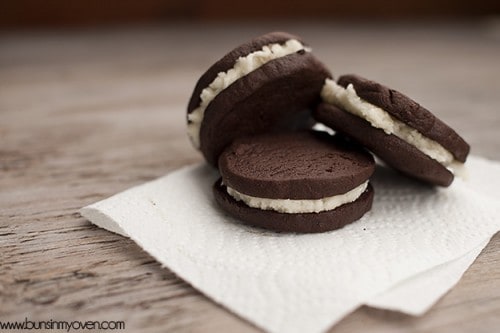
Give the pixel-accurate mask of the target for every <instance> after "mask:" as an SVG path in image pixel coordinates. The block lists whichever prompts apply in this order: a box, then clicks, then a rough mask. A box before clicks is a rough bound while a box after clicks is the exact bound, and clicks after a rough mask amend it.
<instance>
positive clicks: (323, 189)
mask: <svg viewBox="0 0 500 333" xmlns="http://www.w3.org/2000/svg"><path fill="white" fill-rule="evenodd" d="M374 169H375V162H374V160H373V157H372V156H371V155H370V154H369V153H368V152H366V151H365V150H364V149H363V148H361V147H360V146H357V145H354V144H352V143H349V142H347V141H345V140H344V139H343V138H341V137H338V136H330V135H328V134H326V133H322V132H313V131H309V132H304V131H301V132H288V133H274V134H262V135H259V136H252V137H243V138H238V139H236V140H235V141H234V142H233V143H232V144H231V145H230V146H228V147H227V148H226V149H225V150H224V152H223V153H222V154H221V156H220V157H219V170H220V173H221V175H222V178H221V179H219V180H218V181H217V182H216V183H215V184H214V187H213V191H214V195H215V199H216V201H217V202H218V204H219V205H220V206H221V207H222V208H223V209H224V210H225V211H227V212H228V213H229V214H231V215H233V216H235V217H237V218H238V219H240V220H241V221H243V222H245V223H247V224H250V225H253V226H257V227H261V228H265V229H271V230H274V231H285V232H300V233H313V232H324V231H328V230H334V229H338V228H341V227H343V226H344V225H346V224H349V223H351V222H353V221H355V220H357V219H359V218H361V217H362V216H363V215H364V214H365V213H366V212H367V211H369V210H370V208H371V206H372V201H373V189H372V187H371V185H370V184H369V182H368V179H369V177H370V176H371V175H372V174H373V172H374Z"/></svg>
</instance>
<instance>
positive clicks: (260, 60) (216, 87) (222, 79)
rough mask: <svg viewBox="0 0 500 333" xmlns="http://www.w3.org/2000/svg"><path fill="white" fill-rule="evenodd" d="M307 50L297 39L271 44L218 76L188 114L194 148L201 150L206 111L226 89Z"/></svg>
mask: <svg viewBox="0 0 500 333" xmlns="http://www.w3.org/2000/svg"><path fill="white" fill-rule="evenodd" d="M300 50H305V51H306V52H310V49H309V48H306V47H305V46H304V45H303V44H302V43H301V42H299V41H298V40H296V39H289V40H288V41H286V43H285V44H278V43H276V44H270V45H266V46H264V47H262V49H261V50H259V51H255V52H252V53H250V54H248V55H246V56H245V57H240V58H238V60H236V62H235V64H234V66H233V68H231V69H229V70H228V71H226V72H220V73H219V74H217V77H216V78H215V80H213V81H212V83H210V84H209V85H208V87H206V88H205V89H203V91H202V92H201V94H200V98H201V103H200V105H199V106H198V107H197V108H196V109H194V110H193V111H192V112H191V113H189V114H188V120H189V122H188V135H189V138H190V139H191V142H192V143H193V146H195V147H196V148H200V127H201V123H202V121H203V117H204V115H205V110H206V108H207V107H208V105H209V104H210V102H211V101H213V99H214V98H215V96H217V95H218V94H219V93H220V92H221V91H222V90H224V89H226V88H227V87H228V86H229V85H231V84H232V83H234V82H235V81H236V80H238V79H240V78H242V77H243V76H245V75H247V74H249V73H250V72H252V71H254V70H256V69H257V68H259V67H261V66H262V65H264V64H266V63H268V62H269V61H271V60H273V59H277V58H281V57H284V56H287V55H289V54H293V53H296V52H297V51H300Z"/></svg>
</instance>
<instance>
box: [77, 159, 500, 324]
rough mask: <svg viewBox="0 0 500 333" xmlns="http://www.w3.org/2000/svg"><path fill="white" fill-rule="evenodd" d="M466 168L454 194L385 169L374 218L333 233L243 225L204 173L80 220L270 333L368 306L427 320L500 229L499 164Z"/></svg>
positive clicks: (101, 205)
mask: <svg viewBox="0 0 500 333" xmlns="http://www.w3.org/2000/svg"><path fill="white" fill-rule="evenodd" d="M468 165H469V169H470V180H469V181H468V182H463V181H461V180H456V181H455V182H454V184H453V185H452V186H451V187H450V188H448V189H432V188H429V187H426V186H422V185H420V184H418V183H416V182H413V181H411V180H407V179H406V178H403V177H400V176H399V175H397V174H396V173H394V172H392V171H390V170H389V169H385V168H378V169H377V172H376V175H375V177H374V179H373V184H374V187H375V191H376V193H375V200H374V205H373V209H372V211H371V212H369V213H368V214H366V215H365V216H364V217H363V218H362V219H361V220H359V221H357V222H355V223H353V224H351V225H348V226H346V227H344V228H343V229H340V230H337V231H333V232H329V233H323V234H312V235H295V234H276V233H273V232H267V231H263V230H259V229H255V228H251V227H247V226H244V225H242V224H240V223H238V222H237V221H236V220H234V219H232V218H230V217H228V216H227V215H226V214H225V213H224V212H223V211H221V210H220V209H219V208H218V207H217V205H216V204H215V202H214V200H213V197H212V193H211V187H212V184H213V182H214V181H215V180H216V178H217V177H218V176H217V173H216V172H215V171H214V170H212V169H210V168H209V167H207V166H203V165H195V166H189V167H185V168H182V169H180V170H177V171H175V172H173V173H171V174H169V175H167V176H165V177H162V178H159V179H157V180H155V181H152V182H149V183H146V184H144V185H141V186H138V187H135V188H132V189H130V190H127V191H125V192H122V193H119V194H117V195H115V196H113V197H111V198H109V199H106V200H103V201H101V202H98V203H95V204H93V205H90V206H88V207H85V208H83V209H82V210H81V213H82V215H83V216H85V217H86V218H87V219H89V220H90V221H92V222H93V223H95V224H96V225H98V226H101V227H103V228H106V229H108V230H111V231H113V232H117V233H120V234H122V235H124V236H128V237H130V238H131V239H133V240H134V241H135V242H136V243H137V244H139V246H141V247H142V248H143V249H144V250H145V251H147V252H148V253H150V254H151V255H152V256H153V257H155V258H156V259H157V260H158V261H159V262H161V263H162V264H163V265H165V266H168V267H169V268H170V269H171V270H172V271H174V272H175V273H176V274H178V275H179V276H180V277H182V278H183V279H185V280H186V281H187V282H189V283H191V284H192V285H193V286H194V287H195V288H197V289H198V290H200V291H201V292H203V293H204V294H206V295H207V296H208V297H210V298H212V299H213V300H214V301H216V302H218V303H220V304H222V305H223V306H225V307H227V308H228V309H229V310H231V311H233V312H235V313H237V314H238V315H240V316H241V317H243V318H246V319H248V320H249V321H251V322H253V323H254V324H256V325H257V326H259V327H262V328H263V329H265V330H267V331H270V332H304V331H307V332H313V333H314V332H323V331H325V330H327V329H328V328H329V327H330V326H332V325H333V324H335V323H336V322H337V321H339V320H340V319H341V318H342V317H343V316H345V315H346V314H348V313H350V312H351V311H353V310H354V309H356V308H357V307H359V306H360V305H362V304H371V305H374V306H379V307H383V308H389V309H396V310H400V311H404V312H408V313H412V314H420V313H422V312H424V311H425V310H426V309H427V308H428V307H429V306H431V305H432V304H433V303H434V302H435V301H436V300H437V299H438V298H439V297H440V296H442V295H443V294H444V293H445V292H446V291H447V290H449V288H451V287H452V286H453V285H454V284H455V283H456V282H457V281H458V279H459V278H460V276H461V275H462V274H463V272H464V271H465V270H466V269H467V267H468V266H469V265H470V264H471V263H472V261H473V260H474V259H475V257H476V256H477V255H478V254H479V252H480V251H481V249H482V248H483V247H484V246H485V245H486V244H487V241H488V240H489V238H490V237H491V236H492V235H493V234H494V233H496V232H497V231H498V230H499V229H500V219H499V218H497V216H498V215H497V214H498V213H499V212H500V211H499V206H500V205H498V203H499V201H500V200H499V198H500V193H499V192H498V190H497V189H498V188H499V187H498V185H500V180H498V179H495V177H496V176H497V175H499V174H500V164H499V163H496V162H491V161H487V160H484V159H480V158H475V157H470V159H469V162H468ZM492 175H493V176H492ZM492 179H493V180H492ZM493 183H496V184H493Z"/></svg>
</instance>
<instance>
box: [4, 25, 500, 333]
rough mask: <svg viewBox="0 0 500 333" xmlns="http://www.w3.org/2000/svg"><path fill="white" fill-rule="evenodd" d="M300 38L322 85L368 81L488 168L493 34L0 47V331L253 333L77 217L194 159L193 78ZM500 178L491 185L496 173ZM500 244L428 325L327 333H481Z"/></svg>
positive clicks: (498, 54)
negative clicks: (448, 132)
mask: <svg viewBox="0 0 500 333" xmlns="http://www.w3.org/2000/svg"><path fill="white" fill-rule="evenodd" d="M276 28H280V29H283V30H289V31H291V32H294V33H297V34H301V35H303V37H304V38H305V39H306V40H308V41H309V43H310V44H311V45H312V46H313V47H314V49H315V52H316V53H317V54H318V55H319V56H320V57H321V58H322V59H324V61H325V63H326V64H327V65H328V66H330V67H331V68H332V70H333V72H334V73H335V74H342V73H349V72H356V73H359V74H364V75H365V76H367V77H370V78H374V79H377V80H379V81H381V82H385V83H387V84H389V85H392V86H394V87H399V88H400V90H402V91H403V92H407V93H409V94H411V95H412V96H413V97H415V99H417V100H418V101H420V102H421V103H422V104H424V105H426V106H427V107H429V108H430V109H432V110H434V111H435V113H436V114H438V115H439V116H440V117H442V118H443V119H444V120H445V121H447V122H448V123H450V124H451V125H452V126H453V127H455V128H456V129H457V130H458V131H459V132H460V133H462V134H463V135H464V137H465V138H466V139H467V140H468V141H469V142H470V143H471V144H472V147H473V153H474V154H478V155H483V156H486V157H489V158H494V159H499V160H500V140H499V139H500V134H499V132H498V128H499V127H500V114H499V113H498V105H500V94H498V88H499V87H500V80H499V78H500V67H499V66H498V59H499V58H500V43H499V40H500V39H499V36H500V34H499V30H498V28H496V27H495V26H494V25H491V24H483V23H482V22H475V23H469V24H451V25H425V26H423V25H422V26H418V25H391V26H389V25H385V26H368V25H367V26H362V25H361V26H359V25H358V26H349V25H333V24H311V23H310V24H290V23H283V24H282V25H280V27H276V26H274V25H272V24H269V25H259V27H258V28H256V27H255V26H252V25H233V26H224V25H211V26H208V27H207V26H204V27H201V26H187V25H186V26H179V25H175V26H174V25H172V26H162V27H154V28H142V29H139V28H136V29H116V30H103V31H73V32H71V33H70V32H36V33H35V32H33V33H18V34H14V33H11V34H3V35H1V36H0V247H1V249H0V320H2V321H6V320H24V318H25V317H28V318H30V319H31V320H50V319H54V320H55V319H58V320H125V322H126V327H127V329H129V330H132V331H137V330H139V329H140V330H141V332H166V331H168V332H221V331H224V332H225V331H228V332H256V331H258V329H257V328H255V327H253V326H251V325H250V324H248V323H247V322H245V321H243V320H241V319H239V318H238V317H236V316H234V315H232V314H231V313H229V312H227V311H226V310H224V309H223V308H221V307H219V306H217V305H215V304H214V303H212V302H211V301H210V300H208V299H207V298H205V297H204V296H202V295H201V294H199V293H198V292H197V291H195V290H194V289H193V288H191V287H190V286H189V285H187V284H186V283H184V282H183V281H182V280H180V279H179V278H177V277H176V276H175V275H174V274H173V273H172V272H170V271H169V270H168V269H165V268H161V267H160V265H159V264H158V263H156V262H155V261H154V260H153V259H152V258H151V257H150V256H149V255H147V254H146V253H144V252H143V251H142V250H141V249H140V248H139V247H138V246H136V245H135V244H134V243H133V242H132V241H130V240H127V239H124V238H122V237H120V236H117V235H114V234H111V233H109V232H106V231H104V230H101V229H98V228H96V227H94V226H92V225H91V224H90V223H89V222H87V221H86V220H85V219H83V218H81V217H80V215H79V214H78V213H77V210H78V209H79V208H81V207H82V206H85V205H87V204H90V203H93V202H95V201H98V200H101V199H104V198H106V197H108V196H110V195H112V194H114V193H116V192H119V191H121V190H124V189H126V188H128V187H131V186H133V185H137V184H140V183H143V182H145V181H148V180H151V179H154V178H156V177H159V176H161V175H164V174H165V173H168V172H169V171H171V170H174V169H176V168H178V167H180V166H183V165H186V164H189V163H193V162H195V161H200V160H201V157H200V156H199V154H198V153H197V152H195V151H194V150H193V149H192V148H191V147H190V144H189V142H188V139H187V138H186V135H185V125H184V120H185V114H184V112H185V106H186V104H187V100H188V98H189V95H190V93H191V89H192V88H193V86H194V83H195V82H196V80H197V78H198V76H199V75H200V74H201V73H202V71H203V70H204V69H205V68H206V67H208V66H209V65H210V64H211V63H212V62H213V61H215V60H216V59H217V57H219V56H220V55H222V53H224V52H225V51H226V50H228V49H230V48H231V47H232V46H234V45H236V44H238V43H239V42H240V41H242V40H245V39H247V38H248V37H250V36H253V35H257V34H260V33H262V32H265V31H267V30H274V29H276ZM497 176H498V175H497ZM499 250H500V237H499V235H497V236H495V237H494V238H493V240H492V241H491V243H490V244H489V245H488V247H487V248H486V249H485V250H484V251H483V253H482V254H481V255H480V256H479V258H478V260H477V261H476V262H475V263H474V264H473V265H472V267H471V268H470V269H469V270H468V271H467V272H466V274H465V275H464V277H463V278H462V280H461V281H460V282H459V284H458V285H457V286H456V287H455V288H454V289H453V290H452V291H451V292H450V293H448V294H447V295H446V296H445V297H444V298H443V299H442V300H440V301H439V302H438V303H437V305H436V306H434V307H433V308H432V310H431V311H429V313H427V314H426V315H425V316H423V317H420V318H414V317H410V316H406V315H402V314H398V313H394V312H389V311H381V310H375V309H372V308H368V307H363V308H361V309H359V310H357V311H356V312H354V313H353V314H351V315H349V316H348V317H346V318H345V319H344V320H343V321H342V322H341V323H340V324H338V325H337V326H336V327H334V328H333V329H332V330H331V332H337V333H339V332H357V331H366V330H368V329H369V330H370V331H371V332H427V331H440V332H471V331H474V332H492V331H494V329H495V328H497V329H498V327H500V319H499V318H500V316H499V315H498V314H499V313H500V256H499Z"/></svg>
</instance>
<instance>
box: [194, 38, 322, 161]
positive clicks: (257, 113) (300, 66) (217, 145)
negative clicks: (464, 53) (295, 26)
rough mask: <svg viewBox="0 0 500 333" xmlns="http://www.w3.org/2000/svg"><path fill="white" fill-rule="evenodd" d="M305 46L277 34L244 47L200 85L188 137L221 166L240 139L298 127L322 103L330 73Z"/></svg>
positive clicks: (212, 69)
mask: <svg viewBox="0 0 500 333" xmlns="http://www.w3.org/2000/svg"><path fill="white" fill-rule="evenodd" d="M310 51H311V50H310V48H309V47H307V46H306V45H305V44H304V43H303V42H302V40H301V39H300V38H299V37H297V36H293V35H290V34H287V33H284V32H273V33H269V34H267V35H263V36H260V37H257V38H255V39H253V40H251V41H249V42H248V43H245V44H243V45H240V46H239V47H237V48H235V49H234V50H232V51H231V52H229V53H228V54H226V55H225V56H224V57H223V58H222V59H220V60H219V61H217V62H216V63H215V64H214V65H213V66H212V67H210V68H209V69H208V70H207V71H206V72H205V73H204V74H203V75H202V76H201V78H200V79H199V81H198V83H197V84H196V87H195V89H194V91H193V95H192V96H191V99H190V101H189V105H188V114H187V121H188V135H189V137H190V139H191V142H192V143H193V145H194V147H195V148H197V149H199V150H201V152H202V153H203V155H204V157H205V159H206V160H207V161H208V162H209V163H210V164H212V165H214V166H216V163H217V158H218V157H219V155H220V154H221V153H222V150H223V149H224V148H225V147H226V146H227V145H228V144H230V143H231V142H232V141H233V140H234V139H235V138H237V137H240V136H245V135H252V134H257V133H264V132H269V131H273V130H276V129H283V128H291V127H295V126H296V125H297V123H299V124H300V123H301V122H302V121H299V122H297V121H294V119H295V117H298V119H300V120H303V119H304V118H305V116H304V115H306V116H307V114H309V116H310V113H311V112H310V111H309V112H307V111H308V110H311V111H312V109H314V108H315V107H316V106H317V104H318V103H319V102H320V92H321V87H322V86H323V83H324V81H325V79H326V78H327V77H330V73H329V71H328V70H327V69H326V68H325V66H324V65H323V64H322V63H321V62H319V61H318V60H317V59H316V58H315V57H314V56H313V55H312V54H311V52H310Z"/></svg>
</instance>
